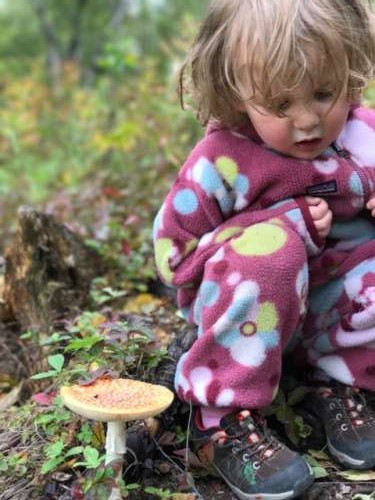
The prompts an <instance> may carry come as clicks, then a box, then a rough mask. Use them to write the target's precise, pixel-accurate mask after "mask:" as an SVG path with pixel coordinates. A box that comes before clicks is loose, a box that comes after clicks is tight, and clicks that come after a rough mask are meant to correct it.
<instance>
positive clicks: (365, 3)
mask: <svg viewBox="0 0 375 500" xmlns="http://www.w3.org/2000/svg"><path fill="white" fill-rule="evenodd" d="M374 67H375V14H374V12H373V11H372V8H371V2H370V0H212V1H211V2H210V4H209V7H208V11H207V15H206V17H205V19H204V20H203V22H202V25H201V27H200V30H199V32H198V35H197V37H196V39H195V41H194V43H193V45H192V47H191V49H190V51H189V53H188V56H187V59H186V61H185V63H184V64H183V66H182V68H181V71H180V78H179V95H180V99H181V103H182V106H183V107H184V101H185V99H184V98H185V97H186V95H191V97H192V99H193V106H194V107H195V109H196V112H197V117H198V119H199V120H200V122H201V123H203V124H206V123H207V122H208V121H209V120H216V121H219V122H221V123H224V124H226V125H228V126H235V125H239V124H241V123H242V122H243V120H244V117H245V116H246V115H245V113H244V111H243V109H244V103H247V104H248V103H249V102H250V103H251V102H252V101H254V100H255V99H256V100H257V101H262V102H263V103H266V107H267V109H270V110H271V111H274V112H275V113H276V112H277V102H278V98H279V97H280V95H281V93H284V94H285V93H286V92H287V93H290V94H292V93H293V92H294V91H295V90H296V89H301V88H302V89H303V88H305V87H316V86H318V85H322V84H324V85H327V84H328V85H330V86H333V87H334V92H335V94H336V95H337V96H339V95H340V94H341V93H342V92H343V91H345V92H347V94H348V97H349V98H352V97H353V96H354V95H356V94H358V93H359V91H361V90H362V89H363V88H364V87H365V86H366V85H367V83H368V81H369V79H371V78H372V77H373V73H374Z"/></svg>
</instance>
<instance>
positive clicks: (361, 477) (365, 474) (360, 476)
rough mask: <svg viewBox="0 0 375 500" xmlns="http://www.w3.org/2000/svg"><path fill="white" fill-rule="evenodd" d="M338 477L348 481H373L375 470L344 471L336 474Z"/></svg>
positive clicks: (374, 479)
mask: <svg viewBox="0 0 375 500" xmlns="http://www.w3.org/2000/svg"><path fill="white" fill-rule="evenodd" d="M337 475H338V476H341V477H343V478H345V479H347V480H348V481H375V470H351V469H349V470H344V471H342V472H337Z"/></svg>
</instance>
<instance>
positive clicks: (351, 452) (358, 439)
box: [303, 383, 375, 469]
mask: <svg viewBox="0 0 375 500" xmlns="http://www.w3.org/2000/svg"><path fill="white" fill-rule="evenodd" d="M365 394H366V393H365V392H364V391H360V390H359V389H356V388H353V387H350V386H345V385H342V384H339V383H337V384H335V385H334V386H331V387H321V388H319V389H316V390H315V391H313V392H312V393H311V394H310V395H309V396H308V400H307V401H306V402H305V403H304V404H303V407H304V409H305V410H307V411H309V412H311V413H312V414H314V415H315V416H317V417H318V418H319V419H320V421H321V422H322V424H323V426H324V430H325V433H326V439H327V444H328V449H329V451H330V453H331V455H332V457H333V458H334V459H335V460H336V461H337V462H338V463H339V464H341V465H343V466H345V467H349V468H351V469H371V468H373V467H375V411H374V408H373V407H371V405H369V404H368V402H367V400H366V395H365Z"/></svg>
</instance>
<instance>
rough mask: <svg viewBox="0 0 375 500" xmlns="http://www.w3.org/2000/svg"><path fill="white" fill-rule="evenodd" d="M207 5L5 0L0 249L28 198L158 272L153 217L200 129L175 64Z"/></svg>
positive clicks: (0, 10) (0, 67) (0, 43)
mask: <svg viewBox="0 0 375 500" xmlns="http://www.w3.org/2000/svg"><path fill="white" fill-rule="evenodd" d="M205 7H206V2H205V1H202V0H106V1H105V2H103V1H102V0H0V56H1V57H0V106H1V118H0V213H1V225H0V253H1V252H2V250H3V249H4V246H5V245H6V244H7V243H8V241H9V238H10V236H11V235H12V233H13V232H14V229H15V228H14V226H15V223H16V209H17V207H19V206H20V205H24V204H32V205H34V206H36V207H38V208H42V209H43V210H46V211H47V212H50V213H53V214H54V215H56V216H57V217H58V218H59V219H60V220H62V221H63V222H65V223H67V224H68V225H69V226H70V227H72V228H73V229H74V230H75V231H77V232H79V233H80V234H82V235H83V236H84V237H85V238H87V239H88V240H90V241H91V243H92V244H93V245H95V244H96V245H97V246H100V250H101V251H102V252H107V253H108V252H110V253H112V254H113V255H116V257H120V258H121V259H123V264H124V265H126V266H129V264H130V266H133V271H134V274H135V273H137V272H138V270H141V272H142V273H143V274H147V273H148V274H152V273H153V271H152V269H151V268H152V265H151V264H150V265H145V260H147V261H148V260H149V259H148V256H149V254H150V252H149V250H150V248H149V247H150V245H149V243H148V242H149V233H150V228H151V221H152V218H153V217H154V215H155V213H156V211H157V208H158V207H159V205H160V203H161V200H162V198H163V196H164V194H165V192H166V190H167V188H168V185H169V183H170V182H171V179H172V178H173V177H174V175H175V172H176V171H177V168H178V167H179V166H180V165H181V162H182V160H183V159H184V157H185V156H186V154H187V153H188V151H189V149H190V147H191V145H192V144H193V143H194V141H195V140H196V139H197V138H198V137H199V136H200V135H201V133H202V130H201V127H200V126H199V125H198V124H197V123H196V121H195V118H194V117H193V114H192V113H189V112H182V111H181V109H180V106H179V103H178V99H177V95H176V72H177V69H178V67H179V65H180V63H181V61H182V60H183V58H184V55H185V52H186V48H187V46H188V44H189V43H190V42H191V40H192V39H193V37H194V35H195V33H196V30H197V27H198V23H199V19H200V17H201V15H202V12H203V11H204V9H205ZM124 221H128V223H127V224H125V225H124ZM106 244H107V245H108V246H107V248H106ZM109 247H110V248H109ZM132 250H134V251H135V253H134V252H133V254H132ZM130 254H132V256H131V255H130ZM139 278H140V281H142V279H143V278H144V276H139Z"/></svg>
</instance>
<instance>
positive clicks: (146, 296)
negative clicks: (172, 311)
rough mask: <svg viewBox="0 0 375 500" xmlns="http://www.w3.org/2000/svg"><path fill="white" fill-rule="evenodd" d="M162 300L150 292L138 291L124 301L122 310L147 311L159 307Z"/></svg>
mask: <svg viewBox="0 0 375 500" xmlns="http://www.w3.org/2000/svg"><path fill="white" fill-rule="evenodd" d="M162 304H163V301H162V300H161V299H159V298H158V297H156V296H155V295H152V294H151V293H140V294H139V295H137V296H135V297H132V298H130V299H128V300H127V301H126V302H125V306H124V308H123V311H124V312H125V313H127V314H129V313H149V312H152V311H154V310H155V309H156V308H157V307H160V306H161V305H162Z"/></svg>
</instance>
